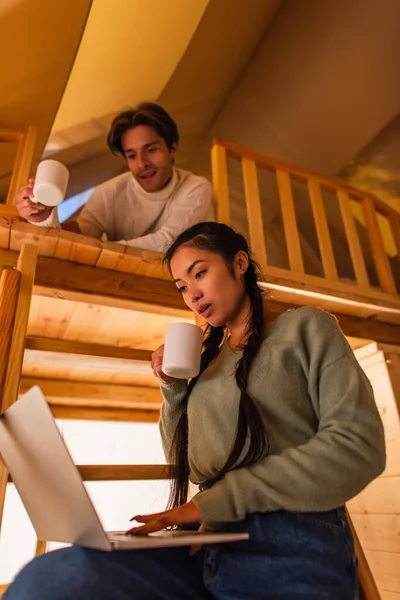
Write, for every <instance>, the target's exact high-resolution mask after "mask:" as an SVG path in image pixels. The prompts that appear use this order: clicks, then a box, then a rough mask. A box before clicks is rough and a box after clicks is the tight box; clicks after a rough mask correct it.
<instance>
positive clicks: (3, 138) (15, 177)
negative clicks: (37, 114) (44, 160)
mask: <svg viewBox="0 0 400 600" xmlns="http://www.w3.org/2000/svg"><path fill="white" fill-rule="evenodd" d="M36 133H37V132H36V129H35V127H31V126H29V125H26V126H25V125H24V126H21V127H8V126H7V127H6V126H4V125H1V124H0V143H4V142H6V143H7V142H11V143H14V144H15V143H18V148H17V153H16V156H15V161H14V167H13V172H12V176H11V181H10V186H9V188H8V194H7V199H6V202H5V204H0V216H2V217H17V218H18V212H17V210H16V208H15V197H16V195H17V192H18V190H19V189H21V187H22V186H23V185H25V184H26V183H27V181H28V177H29V172H30V170H31V166H32V159H33V153H34V150H35V144H36Z"/></svg>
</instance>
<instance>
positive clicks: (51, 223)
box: [28, 207, 61, 229]
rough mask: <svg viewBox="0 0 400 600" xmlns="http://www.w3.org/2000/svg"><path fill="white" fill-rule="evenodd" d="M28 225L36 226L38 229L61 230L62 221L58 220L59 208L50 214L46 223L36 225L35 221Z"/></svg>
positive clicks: (41, 222)
mask: <svg viewBox="0 0 400 600" xmlns="http://www.w3.org/2000/svg"><path fill="white" fill-rule="evenodd" d="M28 223H30V224H31V225H36V226H37V227H51V228H53V229H61V225H60V221H59V220H58V212H57V208H56V207H55V208H53V210H52V211H51V213H50V216H49V217H47V219H45V220H44V221H40V222H39V223H35V222H34V221H29V219H28Z"/></svg>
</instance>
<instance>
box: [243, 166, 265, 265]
mask: <svg viewBox="0 0 400 600" xmlns="http://www.w3.org/2000/svg"><path fill="white" fill-rule="evenodd" d="M242 169H243V180H244V190H245V195H246V206H247V219H248V223H249V231H250V244H251V247H252V250H253V252H254V254H255V257H256V259H257V261H258V262H259V263H260V265H261V268H262V269H265V267H266V266H267V249H266V245H265V237H264V225H263V217H262V211H261V203H260V193H259V189H258V179H257V168H256V163H255V162H254V160H249V159H248V158H244V159H243V160H242Z"/></svg>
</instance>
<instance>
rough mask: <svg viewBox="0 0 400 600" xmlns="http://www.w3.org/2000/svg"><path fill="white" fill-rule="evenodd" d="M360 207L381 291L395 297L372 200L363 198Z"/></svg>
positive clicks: (395, 292) (389, 268) (392, 279)
mask: <svg viewBox="0 0 400 600" xmlns="http://www.w3.org/2000/svg"><path fill="white" fill-rule="evenodd" d="M361 207H362V211H363V215H364V219H365V225H366V227H367V231H368V236H369V241H370V244H371V251H372V256H373V257H374V263H375V268H376V272H377V273H378V278H379V282H380V284H381V287H382V290H383V291H384V292H387V293H388V294H394V295H396V294H397V289H396V284H395V281H394V278H393V273H392V269H391V267H390V263H389V259H388V256H387V254H386V250H385V246H384V244H383V239H382V234H381V230H380V228H379V223H378V219H377V215H376V211H375V206H374V201H373V199H372V198H369V197H367V198H364V199H363V200H362V202H361Z"/></svg>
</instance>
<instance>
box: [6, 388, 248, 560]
mask: <svg viewBox="0 0 400 600" xmlns="http://www.w3.org/2000/svg"><path fill="white" fill-rule="evenodd" d="M0 452H1V454H2V456H3V460H4V462H5V464H6V465H7V468H8V470H9V472H10V474H11V477H12V479H13V483H14V484H15V487H16V488H17V490H18V493H19V495H20V497H21V500H22V502H23V504H24V506H25V509H26V512H27V513H28V515H29V517H30V519H31V521H32V524H33V527H34V529H35V531H36V534H37V536H38V539H40V540H45V541H51V542H63V543H69V544H76V545H79V546H86V547H89V548H97V549H99V550H124V549H126V550H134V549H137V550H143V549H146V548H163V547H172V546H191V545H198V544H217V543H218V544H220V543H224V542H234V541H238V540H245V539H248V538H249V535H248V534H247V533H218V532H215V533H211V532H210V533H208V532H205V533H202V532H196V531H182V530H168V531H160V532H156V533H152V534H149V535H147V536H143V535H142V536H138V535H137V536H127V535H125V533H124V532H108V533H107V532H105V531H104V529H103V526H102V524H101V521H100V519H99V516H98V515H97V513H96V510H95V508H94V506H93V504H92V502H91V500H90V497H89V495H88V493H87V491H86V488H85V486H84V484H83V482H82V479H81V476H80V473H79V471H78V469H77V468H76V466H75V465H74V463H73V461H72V458H71V456H70V454H69V451H68V449H67V447H66V445H65V443H64V440H63V438H62V436H61V434H60V431H59V429H58V427H57V425H56V423H55V421H54V417H53V415H52V412H51V410H50V407H49V405H48V403H47V400H46V398H45V396H44V395H43V393H42V391H41V389H40V388H39V387H38V386H35V387H33V388H31V389H30V390H29V391H28V392H27V393H26V394H24V395H23V396H21V398H20V399H19V400H18V401H17V402H15V404H13V405H12V406H11V407H10V408H9V409H7V410H6V411H5V412H4V413H3V414H2V415H1V416H0Z"/></svg>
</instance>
